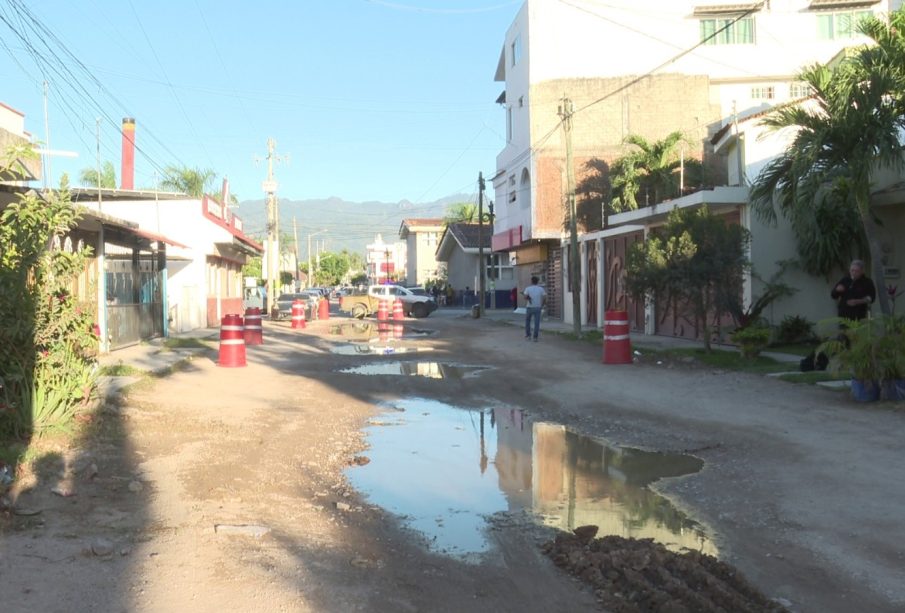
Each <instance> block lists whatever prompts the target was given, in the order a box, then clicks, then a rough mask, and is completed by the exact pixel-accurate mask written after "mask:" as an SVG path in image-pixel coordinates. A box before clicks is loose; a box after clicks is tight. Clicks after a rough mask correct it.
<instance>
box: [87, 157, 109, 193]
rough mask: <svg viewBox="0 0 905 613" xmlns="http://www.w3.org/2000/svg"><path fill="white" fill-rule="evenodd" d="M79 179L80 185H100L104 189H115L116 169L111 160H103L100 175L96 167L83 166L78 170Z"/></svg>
mask: <svg viewBox="0 0 905 613" xmlns="http://www.w3.org/2000/svg"><path fill="white" fill-rule="evenodd" d="M79 181H80V182H81V183H82V185H89V186H91V187H101V188H104V189H116V169H115V168H114V167H113V162H109V161H108V162H104V163H103V164H102V165H101V172H100V176H98V172H97V168H83V169H82V170H81V172H79Z"/></svg>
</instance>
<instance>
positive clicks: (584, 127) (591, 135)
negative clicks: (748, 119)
mask: <svg viewBox="0 0 905 613" xmlns="http://www.w3.org/2000/svg"><path fill="white" fill-rule="evenodd" d="M633 78H634V77H624V78H617V79H560V80H555V81H546V82H543V83H538V84H535V85H533V86H532V88H531V93H530V103H531V132H532V138H531V140H532V143H533V144H534V148H535V149H536V151H537V155H536V168H535V172H536V174H537V176H536V186H537V190H536V199H535V219H534V224H535V225H534V228H535V232H536V233H540V232H558V231H559V230H560V229H561V228H562V224H563V219H564V199H563V191H564V188H565V144H564V141H563V133H562V129H561V128H558V127H557V126H558V124H559V116H558V115H557V109H558V107H559V105H560V104H561V99H562V97H563V94H564V93H565V94H566V95H568V96H569V98H571V100H572V104H573V107H574V110H575V111H576V113H575V115H574V117H573V130H572V149H573V158H574V165H575V175H576V177H575V179H576V184H577V183H578V182H580V181H581V178H582V176H583V174H584V173H585V172H586V170H585V164H586V162H587V161H589V160H590V159H592V158H595V157H596V158H601V159H603V160H605V161H607V162H611V161H612V160H613V159H615V158H617V157H619V156H620V155H622V154H623V153H625V151H626V148H625V147H624V146H623V139H624V138H625V137H626V136H627V135H629V134H638V135H640V136H642V137H644V138H646V139H648V140H659V139H662V138H664V137H665V136H666V135H668V134H669V133H670V132H673V131H676V130H680V131H682V132H684V133H685V134H686V135H687V137H688V140H689V141H690V143H691V145H690V146H689V148H688V150H687V151H686V155H687V156H688V157H689V158H690V157H695V158H697V159H704V161H705V164H708V163H710V157H711V155H710V147H709V137H710V136H711V135H712V134H713V133H714V132H715V131H716V130H717V129H719V124H720V107H719V104H717V103H714V102H712V101H711V98H710V89H711V88H710V80H709V78H708V77H706V76H686V75H677V74H664V75H655V76H652V77H648V78H645V79H644V80H642V81H640V82H639V83H636V84H634V85H632V86H630V87H628V88H627V89H626V90H625V91H622V92H620V93H618V94H615V95H612V96H610V97H609V98H607V99H606V100H603V101H601V102H598V103H596V104H594V105H593V106H590V107H588V108H587V109H584V110H581V109H582V108H583V107H585V106H586V105H588V104H590V103H592V102H594V101H595V100H598V99H600V98H602V97H604V96H607V95H608V94H610V93H611V92H614V91H616V90H618V89H619V88H620V87H623V86H625V85H626V84H627V83H629V82H630V81H631V80H632V79H633ZM544 137H547V138H546V139H545V140H544ZM718 166H719V165H715V166H714V167H718Z"/></svg>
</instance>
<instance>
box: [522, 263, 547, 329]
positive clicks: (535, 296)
mask: <svg viewBox="0 0 905 613" xmlns="http://www.w3.org/2000/svg"><path fill="white" fill-rule="evenodd" d="M539 282H540V279H538V278H537V277H531V285H529V286H528V287H526V288H525V291H524V292H523V295H524V296H525V301H526V303H527V304H526V307H527V308H526V309H525V340H526V341H527V340H531V338H532V327H531V319H532V318H534V328H533V338H534V342H535V343H536V342H537V335H538V333H539V332H540V314H541V309H543V308H544V305H545V304H546V302H547V292H546V291H545V290H544V288H543V287H541V286H540V285H538V283H539Z"/></svg>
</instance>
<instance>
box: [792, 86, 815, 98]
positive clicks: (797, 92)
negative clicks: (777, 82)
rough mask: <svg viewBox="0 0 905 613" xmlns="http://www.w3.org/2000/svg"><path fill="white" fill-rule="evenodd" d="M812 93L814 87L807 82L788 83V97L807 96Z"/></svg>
mask: <svg viewBox="0 0 905 613" xmlns="http://www.w3.org/2000/svg"><path fill="white" fill-rule="evenodd" d="M813 93H814V89H813V88H812V87H811V86H810V85H808V84H807V83H792V84H791V85H789V97H790V98H807V97H808V96H810V95H811V94H813Z"/></svg>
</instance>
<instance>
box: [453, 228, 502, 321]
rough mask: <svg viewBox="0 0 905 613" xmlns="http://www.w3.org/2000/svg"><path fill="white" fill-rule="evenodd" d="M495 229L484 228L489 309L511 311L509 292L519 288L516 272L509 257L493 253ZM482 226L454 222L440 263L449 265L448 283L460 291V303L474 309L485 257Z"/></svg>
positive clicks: (458, 301)
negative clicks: (481, 233) (491, 237)
mask: <svg viewBox="0 0 905 613" xmlns="http://www.w3.org/2000/svg"><path fill="white" fill-rule="evenodd" d="M492 231H493V230H492V227H491V226H484V233H483V245H484V261H485V266H486V270H485V272H484V274H485V275H486V276H485V284H486V285H485V289H486V295H487V298H486V304H485V306H486V307H487V308H497V307H499V308H503V307H506V308H509V307H512V306H514V305H512V304H511V302H510V300H509V290H511V289H512V288H513V287H515V272H514V267H513V266H512V263H511V262H510V261H509V259H508V257H507V254H499V253H492V252H491V250H490V236H491V233H492ZM479 234H480V231H479V224H476V223H451V224H449V225H447V226H446V230H445V231H444V232H443V235H442V236H441V238H440V245H439V246H438V247H437V260H438V261H440V262H444V263H446V278H447V283H449V285H451V286H452V288H453V290H455V292H456V298H457V300H456V303H457V304H459V305H465V306H470V305H471V304H474V302H473V300H474V296H476V292H477V291H478V290H479V287H480V282H481V281H480V274H481V258H480V245H481V244H482V241H481V240H479Z"/></svg>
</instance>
